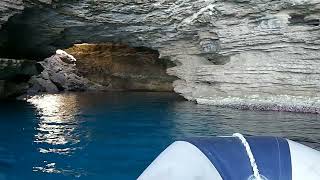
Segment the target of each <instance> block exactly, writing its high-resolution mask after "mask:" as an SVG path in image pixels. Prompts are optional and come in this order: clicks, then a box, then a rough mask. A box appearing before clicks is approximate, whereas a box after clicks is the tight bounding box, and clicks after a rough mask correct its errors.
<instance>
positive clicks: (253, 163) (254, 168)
mask: <svg viewBox="0 0 320 180" xmlns="http://www.w3.org/2000/svg"><path fill="white" fill-rule="evenodd" d="M232 136H233V137H237V138H239V139H240V140H241V143H242V144H243V145H244V147H245V149H246V151H247V155H248V157H249V160H250V164H251V167H252V171H253V176H254V177H255V179H256V180H263V179H262V178H261V175H260V173H259V169H258V166H257V163H256V160H255V159H254V156H253V153H252V151H251V148H250V145H249V143H248V142H247V140H246V138H245V137H244V136H243V135H242V134H240V133H234V134H233V135H232Z"/></svg>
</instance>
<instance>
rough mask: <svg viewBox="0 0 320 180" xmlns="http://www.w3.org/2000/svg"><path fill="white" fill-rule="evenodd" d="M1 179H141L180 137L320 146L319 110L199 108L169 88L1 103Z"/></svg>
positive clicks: (58, 96)
mask: <svg viewBox="0 0 320 180" xmlns="http://www.w3.org/2000/svg"><path fill="white" fill-rule="evenodd" d="M0 112H1V114H0V180H15V179H19V180H20V179H23V180H25V179H30V180H38V179H41V180H42V179H59V180H64V179H108V180H131V179H135V178H136V177H138V176H139V175H140V174H141V173H142V171H143V170H144V169H145V168H146V167H147V166H148V165H149V164H150V163H151V162H152V160H153V159H154V158H156V156H157V155H158V154H159V153H160V152H161V151H162V150H164V149H165V147H166V146H168V145H169V144H170V143H172V142H173V141H175V140H179V139H184V138H186V137H192V136H216V135H231V134H233V133H234V132H240V133H243V134H247V135H275V136H281V137H286V138H290V139H292V140H296V141H299V142H302V143H304V144H306V145H309V146H311V147H314V148H316V149H320V143H319V142H320V131H319V130H320V120H319V118H320V116H319V115H316V114H302V113H288V112H267V111H264V112H263V111H244V110H234V109H224V108H218V107H214V106H206V105H197V104H194V103H192V102H187V101H184V100H183V99H181V98H179V97H178V96H176V95H174V94H170V93H143V92H135V93H124V92H122V93H120V92H119V93H99V94H97V93H80V94H79V93H78V94H72V93H71V94H60V95H43V96H36V97H34V98H32V99H30V100H29V102H23V101H6V102H1V103H0Z"/></svg>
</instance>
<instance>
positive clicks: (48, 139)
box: [28, 94, 81, 177]
mask: <svg viewBox="0 0 320 180" xmlns="http://www.w3.org/2000/svg"><path fill="white" fill-rule="evenodd" d="M28 102H29V103H31V104H32V105H34V106H35V107H36V109H37V112H38V116H39V123H38V127H36V130H37V134H35V135H34V142H35V143H37V144H38V145H39V148H38V150H39V152H40V153H43V154H47V153H53V154H58V155H71V154H72V153H73V152H74V151H76V150H77V149H79V148H80V146H77V144H78V143H80V141H81V139H80V136H79V135H78V133H77V132H76V131H79V127H78V126H79V122H77V120H76V118H75V116H76V115H77V114H78V112H79V108H78V103H77V96H76V95H72V94H70V95H68V96H61V95H54V94H53V95H51V94H47V95H40V96H34V97H32V98H30V99H28ZM33 171H41V172H44V173H62V174H75V173H76V175H75V176H76V177H77V176H80V175H77V174H81V173H79V172H76V171H74V170H68V169H65V168H59V167H57V164H56V163H55V162H47V161H45V162H43V165H41V166H35V167H33Z"/></svg>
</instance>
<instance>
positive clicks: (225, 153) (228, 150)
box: [186, 137, 292, 180]
mask: <svg viewBox="0 0 320 180" xmlns="http://www.w3.org/2000/svg"><path fill="white" fill-rule="evenodd" d="M246 139H247V141H248V143H249V144H250V147H251V150H252V153H253V155H254V157H255V159H256V162H257V165H258V169H259V170H260V174H262V175H263V176H264V177H266V178H267V179H268V180H291V174H292V173H291V157H290V149H289V145H288V142H287V140H285V139H283V138H276V137H246ZM186 141H187V142H190V143H191V144H193V145H195V146H196V147H197V148H199V150H201V151H202V152H203V153H204V154H205V155H206V156H207V158H208V159H209V160H210V161H211V163H212V164H213V165H214V166H215V168H216V169H217V170H218V172H219V173H220V175H221V177H222V178H223V179H224V180H247V179H248V178H249V177H250V176H251V175H252V174H253V172H252V167H251V165H250V161H249V157H248V156H247V153H246V150H245V147H244V146H243V144H242V143H241V141H240V140H239V139H238V138H235V137H223V138H221V137H220V138H219V137H216V138H192V139H187V140H186Z"/></svg>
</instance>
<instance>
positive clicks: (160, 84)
mask: <svg viewBox="0 0 320 180" xmlns="http://www.w3.org/2000/svg"><path fill="white" fill-rule="evenodd" d="M66 51H67V52H68V53H69V54H71V55H73V56H74V57H75V58H76V59H77V62H76V69H77V70H78V71H79V74H80V75H81V76H83V77H86V78H88V79H89V80H90V81H92V82H95V83H98V84H101V85H103V86H104V87H105V88H106V90H111V91H114V90H116V91H117V90H125V91H173V86H172V82H173V81H174V80H176V78H175V77H173V76H169V75H167V74H166V69H167V68H168V67H170V66H174V64H173V63H172V62H171V61H169V60H163V59H159V58H158V57H159V54H158V52H157V51H154V50H150V49H147V48H130V47H128V46H126V45H121V44H112V43H109V44H76V45H74V46H73V47H71V48H69V49H66Z"/></svg>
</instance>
